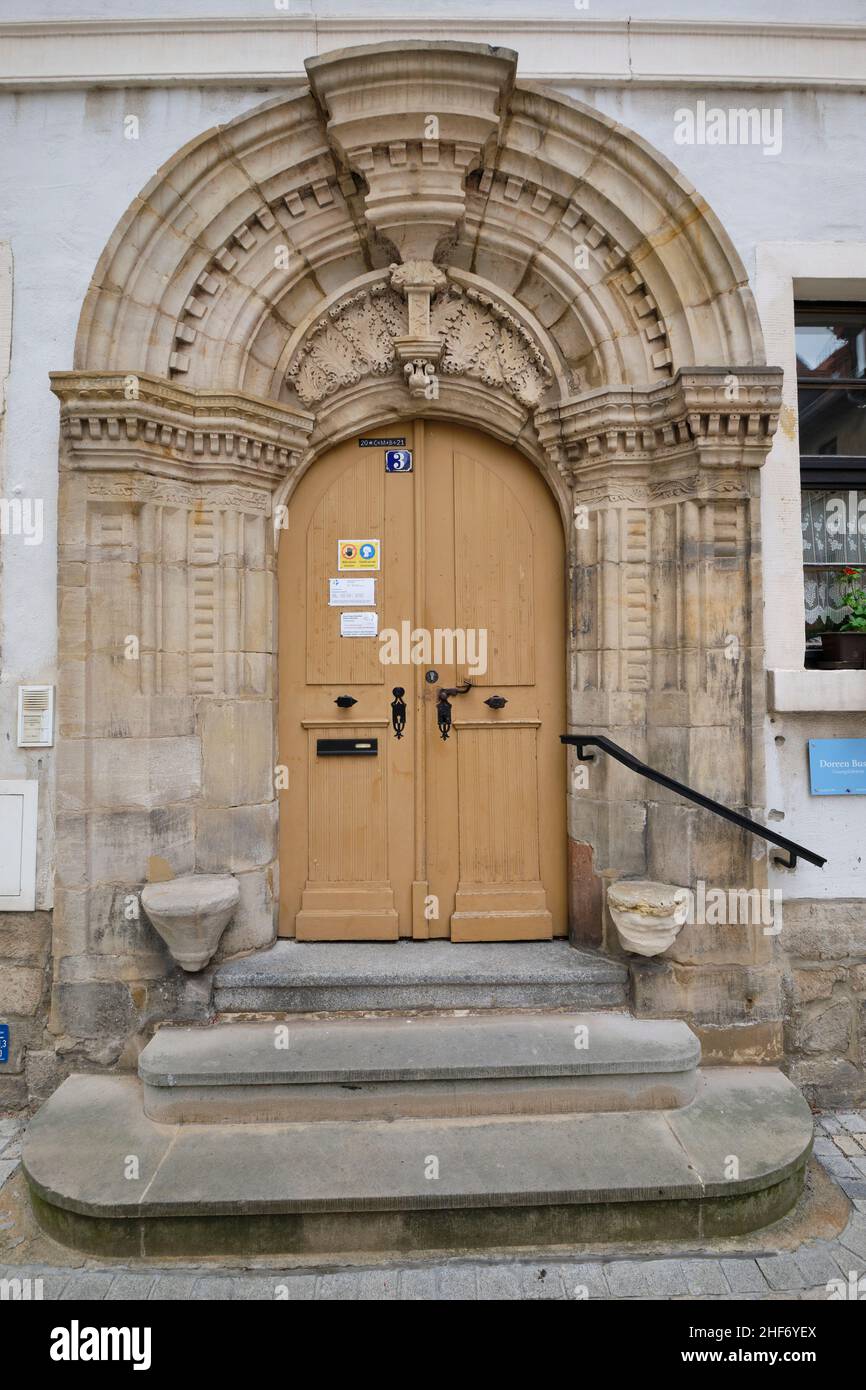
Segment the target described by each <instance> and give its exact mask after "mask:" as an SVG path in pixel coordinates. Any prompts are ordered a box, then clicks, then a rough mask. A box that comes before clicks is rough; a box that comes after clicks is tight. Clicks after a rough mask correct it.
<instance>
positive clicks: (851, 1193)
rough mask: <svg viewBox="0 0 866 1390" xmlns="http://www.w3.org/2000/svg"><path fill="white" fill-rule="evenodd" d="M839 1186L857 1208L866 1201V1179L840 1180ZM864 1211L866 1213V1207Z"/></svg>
mask: <svg viewBox="0 0 866 1390" xmlns="http://www.w3.org/2000/svg"><path fill="white" fill-rule="evenodd" d="M839 1186H840V1187H841V1189H842V1191H843V1192H844V1193H845V1195H846V1196H847V1197H850V1198H851V1201H852V1202H853V1203H854V1205H855V1206H857V1205H858V1203H859V1202H862V1201H864V1200H866V1178H840V1179H839ZM863 1210H864V1211H866V1206H864V1207H863Z"/></svg>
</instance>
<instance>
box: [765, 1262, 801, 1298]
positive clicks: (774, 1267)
mask: <svg viewBox="0 0 866 1390" xmlns="http://www.w3.org/2000/svg"><path fill="white" fill-rule="evenodd" d="M758 1268H759V1269H760V1271H761V1273H762V1274H763V1276H764V1278H765V1279H766V1281H767V1283H768V1284H769V1285H770V1288H771V1289H775V1290H777V1291H779V1290H781V1291H788V1290H790V1289H802V1288H805V1286H806V1281H805V1279H804V1278H803V1276H802V1274H801V1273H800V1270H799V1268H798V1266H797V1261H796V1260H795V1259H794V1257H793V1255H787V1254H784V1255H764V1256H760V1255H759V1256H758Z"/></svg>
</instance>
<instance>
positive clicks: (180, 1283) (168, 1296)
mask: <svg viewBox="0 0 866 1390" xmlns="http://www.w3.org/2000/svg"><path fill="white" fill-rule="evenodd" d="M200 1278H201V1275H199V1274H159V1275H157V1278H156V1280H155V1281H154V1285H153V1288H152V1289H151V1291H150V1295H149V1298H150V1301H151V1302H152V1303H169V1302H180V1301H181V1300H186V1299H188V1298H192V1291H193V1288H194V1287H195V1284H196V1281H197V1280H198V1279H200ZM217 1297H222V1295H217Z"/></svg>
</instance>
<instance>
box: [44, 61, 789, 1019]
mask: <svg viewBox="0 0 866 1390" xmlns="http://www.w3.org/2000/svg"><path fill="white" fill-rule="evenodd" d="M308 73H309V79H310V86H309V90H307V91H305V92H303V93H302V94H300V95H299V96H294V97H291V98H289V99H286V100H276V101H273V102H270V103H268V104H266V105H265V106H262V107H259V108H257V109H255V110H253V111H251V112H250V113H249V114H247V115H246V116H244V117H242V118H239V119H238V120H236V121H234V122H232V123H231V124H229V125H227V126H225V127H220V128H217V129H215V130H212V131H208V132H207V133H205V134H204V135H202V136H201V137H200V138H198V139H196V140H194V141H192V142H191V143H190V144H189V145H188V146H187V147H186V148H185V149H183V150H181V151H180V152H179V153H178V155H176V156H175V157H174V159H172V160H171V161H169V162H168V163H167V164H166V165H165V166H164V167H163V168H162V169H161V170H160V172H159V173H158V174H157V175H156V176H155V177H154V179H153V180H152V181H151V183H150V184H149V185H148V186H147V187H146V188H145V189H144V190H143V191H142V194H141V195H140V197H139V198H138V199H136V201H135V202H134V204H133V205H132V206H131V207H130V209H129V210H128V211H127V213H126V214H125V215H124V217H123V218H122V219H121V222H120V223H119V225H118V227H117V229H116V231H115V233H114V234H113V236H112V238H111V240H110V242H109V244H108V246H107V248H106V250H105V253H104V254H103V256H102V258H101V260H100V262H99V265H98V267H97V270H96V272H95V275H94V279H93V282H92V285H91V288H90V290H89V292H88V295H87V298H86V301H85V305H84V309H83V313H82V317H81V322H80V326H79V333H78V339H77V345H76V354H75V362H74V370H73V371H71V372H61V373H56V374H54V376H53V378H52V380H53V388H54V390H55V392H56V394H57V395H58V396H59V398H60V400H61V404H62V448H61V502H60V507H61V526H60V532H61V558H60V592H61V597H60V683H61V691H62V707H61V726H60V734H61V739H60V750H59V794H58V796H59V801H58V807H59V809H58V818H57V837H58V862H59V868H58V876H57V926H58V929H59V930H58V935H57V941H58V950H57V956H58V979H59V980H64V979H65V984H64V990H63V991H61V994H60V996H59V997H58V1005H57V1007H58V1009H59V1016H60V1018H61V1024H62V1025H63V1026H65V1022H64V1019H63V1014H64V1010H65V1009H66V1004H65V1002H64V1000H70V1001H72V997H73V996H74V994H75V991H76V989H80V988H85V989H89V990H92V989H94V988H101V987H103V986H105V987H107V988H110V987H111V984H110V982H106V979H105V971H104V968H103V963H102V962H101V960H100V959H99V956H100V952H101V947H100V946H99V945H98V944H96V943H95V941H94V934H93V933H88V931H87V929H86V925H85V928H84V931H83V935H82V931H81V930H80V928H81V927H82V923H83V924H87V923H88V922H92V921H94V920H97V919H99V920H102V919H103V918H104V917H105V914H106V912H110V911H113V910H114V909H113V908H111V907H110V904H111V903H115V902H117V901H119V900H120V897H121V896H122V894H123V892H124V890H128V891H130V892H134V891H136V890H137V889H138V888H139V887H140V886H141V883H142V882H143V881H144V879H145V877H146V875H147V871H148V864H149V861H150V860H151V859H153V858H165V859H167V860H168V862H169V863H170V864H171V867H172V868H173V869H174V871H175V872H186V871H190V870H192V869H200V870H212V869H213V870H229V871H231V872H235V873H237V874H238V876H239V878H240V879H241V882H242V902H241V909H240V911H239V913H238V916H237V918H236V920H235V923H234V925H233V926H232V928H231V929H230V931H229V933H228V934H227V936H226V938H225V939H224V942H223V947H222V949H223V952H224V953H226V954H231V953H233V952H238V951H243V950H248V949H251V948H252V947H255V946H258V945H262V944H265V943H266V942H267V941H269V940H271V938H272V936H273V932H274V929H275V909H276V897H277V886H276V874H275V870H276V864H277V801H276V790H275V786H274V766H275V763H276V749H275V741H274V737H275V654H274V653H275V639H274V633H275V624H274V598H275V553H276V547H275V534H274V530H275V523H276V524H279V522H280V519H281V517H283V515H284V512H283V509H284V508H285V506H286V505H288V508H289V512H288V515H289V516H290V514H291V496H292V493H293V491H294V489H295V487H296V486H297V485H298V483H299V481H300V479H301V478H302V477H303V475H304V473H305V472H306V470H307V469H308V468H309V467H310V465H311V464H312V463H313V462H314V461H315V459H317V458H318V457H319V455H321V454H323V453H324V452H325V451H327V450H328V449H331V448H333V447H334V446H335V445H338V444H340V443H341V442H342V441H345V440H349V439H352V438H355V437H356V436H357V435H358V434H359V433H361V432H363V431H365V430H371V429H374V428H377V427H379V426H380V424H381V422H382V421H383V420H386V421H394V420H397V421H399V420H410V419H415V418H423V419H424V420H430V421H433V422H437V421H447V422H453V423H456V424H457V425H471V426H473V427H475V428H480V429H483V430H485V431H487V432H488V433H489V434H490V435H492V436H494V437H495V438H496V439H498V440H500V441H503V442H504V443H507V444H509V445H512V446H513V447H514V448H515V449H517V450H519V451H520V452H522V453H523V454H524V455H525V456H526V457H527V458H528V459H530V460H532V462H533V463H534V464H535V465H536V466H537V467H538V468H539V469H541V470H542V472H543V473H544V475H545V477H546V479H547V481H548V483H549V486H550V487H551V489H552V490H553V491H554V494H555V496H556V497H557V499H558V503H559V507H560V511H561V516H562V518H563V522H564V524H565V526H566V537H567V564H568V573H569V589H568V602H569V614H568V618H569V621H568V643H567V651H566V653H565V661H566V669H567V673H568V679H567V693H568V720H569V724H570V726H571V727H573V728H580V729H583V730H586V731H603V732H605V733H607V734H609V735H610V736H612V737H613V738H614V739H617V740H618V741H620V742H622V743H625V744H627V745H628V746H629V747H630V748H631V749H632V750H633V751H634V752H636V753H637V754H638V755H639V756H640V757H642V758H645V759H646V760H648V761H649V762H651V763H656V764H662V765H664V766H666V767H667V768H668V769H670V770H672V771H673V773H674V774H675V775H676V776H677V777H679V778H680V779H682V780H684V781H686V782H689V783H691V784H693V785H698V786H700V787H701V788H702V789H703V790H704V791H706V792H708V793H709V794H710V795H712V796H714V797H718V798H720V799H722V800H724V801H725V802H727V803H728V804H730V805H734V806H738V807H743V808H750V807H753V806H755V805H756V804H758V803H759V802H760V800H761V787H762V781H761V768H760V757H759V750H758V744H757V741H756V740H755V738H754V737H753V731H754V729H755V727H756V724H757V722H758V721H759V719H760V716H761V700H762V696H761V691H760V682H759V680H757V679H756V678H755V675H756V672H757V671H759V669H760V664H759V663H760V643H761V633H760V618H759V610H758V600H759V581H760V570H759V565H760V559H759V550H758V525H757V502H758V469H759V466H760V464H761V463H762V462H763V460H764V458H765V456H766V453H767V450H768V447H769V443H770V439H771V437H772V434H773V431H774V429H775V425H776V420H777V413H778V409H779V399H780V393H779V380H780V373H779V370H778V369H775V368H772V367H768V366H766V365H765V363H764V356H763V347H762V340H761V333H760V328H759V324H758V320H757V315H756V312H755V307H754V303H753V300H752V296H751V292H750V290H749V287H748V283H747V277H746V274H745V271H744V268H743V266H742V264H741V262H740V260H739V257H738V256H737V253H736V251H735V250H734V248H733V246H732V245H731V243H730V241H729V239H728V237H727V236H726V234H725V232H724V231H723V229H722V228H721V226H720V225H719V223H718V221H717V219H716V218H715V216H714V215H713V213H712V212H711V210H710V209H709V208H708V207H707V205H706V204H705V203H704V201H703V200H702V198H701V197H700V196H699V195H698V194H697V192H696V191H695V190H694V189H693V188H692V187H691V186H690V185H689V184H688V183H687V181H685V180H684V179H683V178H682V176H681V175H679V174H678V173H677V171H676V170H675V169H674V168H673V167H672V166H671V165H670V164H669V163H668V162H667V161H666V160H665V159H663V158H662V157H660V156H659V155H658V154H657V153H655V152H654V151H652V150H651V149H650V148H649V147H648V146H647V145H646V144H645V143H644V142H643V141H642V140H640V139H639V138H638V137H636V136H635V135H634V134H633V133H631V132H629V131H627V130H625V129H623V128H622V127H620V126H618V125H616V124H615V123H613V122H611V121H609V120H608V119H607V118H605V117H603V116H601V115H600V114H599V113H597V112H595V111H593V110H591V109H590V108H588V107H585V106H583V105H580V104H578V103H575V102H571V101H568V100H566V99H565V98H561V97H555V96H551V95H550V94H548V93H546V92H542V91H540V90H537V89H535V88H533V87H531V86H527V85H524V84H521V83H520V82H518V81H517V80H516V55H515V54H514V53H512V52H511V51H509V50H505V49H496V48H488V47H481V46H473V45H462V44H450V43H442V44H426V43H419V44H410V45H404V44H384V45H377V46H375V47H370V48H358V49H351V50H346V51H343V52H339V53H335V54H331V55H326V56H324V57H322V58H316V59H313V60H311V61H310V62H309V64H308ZM433 383H435V390H431V384H433ZM130 635H134V636H135V637H136V639H137V643H138V647H137V652H138V656H137V659H136V660H135V661H129V660H124V659H122V654H123V644H124V642H125V640H126V638H127V637H128V636H130ZM732 636H733V637H735V639H736V652H737V656H736V659H735V660H731V659H730V654H731V651H732V644H731V641H730V638H731V637H732ZM756 659H757V663H758V664H757V665H756V664H755V663H756ZM121 740H122V743H123V747H122V749H121V748H120V747H119V742H120V741H121ZM109 752H110V754H111V756H110V757H109V756H108V755H109ZM119 752H121V753H122V754H123V755H124V756H122V757H118V753H119ZM114 769H116V770H114ZM568 814H569V835H570V855H571V861H570V862H571V868H570V891H571V919H572V928H573V931H574V932H575V934H576V936H577V937H578V938H581V937H582V938H583V939H586V940H594V941H597V940H598V939H599V932H600V923H601V910H600V898H599V882H600V879H599V875H602V874H604V873H613V874H628V875H634V874H645V875H646V876H649V877H655V878H661V879H665V880H667V881H672V882H680V883H692V882H694V881H695V879H696V878H698V877H705V878H707V879H708V880H710V881H716V882H720V881H725V882H728V881H732V882H735V883H737V884H741V885H748V884H749V883H750V882H752V881H754V877H755V875H756V874H757V875H760V874H761V872H762V866H761V864H757V865H756V864H755V863H753V861H752V860H751V858H750V851H749V849H748V848H747V847H746V845H745V844H744V842H743V837H741V836H738V835H737V834H736V833H735V832H733V831H730V832H729V831H728V830H727V829H726V828H725V827H721V828H719V827H718V826H717V825H715V824H714V825H713V826H712V827H711V829H710V830H709V831H708V828H707V827H706V825H705V824H704V821H703V820H702V819H701V817H702V813H701V812H700V811H698V810H695V809H693V808H689V807H685V806H683V805H681V804H679V803H674V804H671V803H659V802H657V801H655V800H650V801H647V800H646V799H645V792H644V789H643V788H642V787H641V786H640V785H637V784H636V783H635V782H634V781H629V780H628V779H627V778H625V777H623V776H621V775H620V774H619V773H618V772H617V771H616V770H613V771H611V770H609V769H605V768H602V767H599V768H597V769H595V770H594V771H593V776H592V780H591V785H590V786H589V788H587V789H585V790H582V791H580V792H579V793H578V792H577V791H575V792H573V794H572V795H571V796H570V798H569V807H568ZM106 846H109V847H110V854H109V853H106ZM106 904H108V905H109V906H106ZM109 934H110V933H109ZM120 935H122V933H120V932H118V931H117V930H115V932H114V937H113V945H112V948H111V949H112V951H113V953H114V954H119V955H121V956H123V957H124V979H126V980H135V979H136V978H138V976H136V970H137V969H138V968H139V965H140V967H141V968H140V977H141V978H145V979H147V978H152V977H153V975H154V973H157V974H158V970H159V967H158V966H157V965H155V963H154V960H153V950H152V945H147V944H146V943H145V944H142V941H141V939H140V937H136V936H135V935H134V933H132V932H129V933H127V934H126V936H125V937H124V939H123V941H122V942H119V936H120ZM680 941H681V942H682V947H681V949H682V951H683V952H684V953H685V954H684V957H683V959H684V960H685V961H686V962H687V964H688V966H689V968H691V967H693V966H701V965H702V963H703V962H704V961H706V960H709V961H710V962H711V968H712V969H718V968H719V967H720V966H723V967H724V969H725V970H726V971H728V975H726V977H725V978H726V981H727V983H726V984H725V985H724V988H725V989H726V990H729V991H730V992H731V993H732V994H736V993H737V991H738V985H737V984H736V981H734V983H731V982H730V979H729V978H728V977H729V976H730V974H731V971H733V972H734V973H736V971H738V970H739V971H741V972H742V971H744V970H748V969H753V968H754V967H755V966H756V965H762V964H763V963H764V962H765V961H766V960H767V954H766V953H767V952H768V951H769V947H770V943H769V942H768V941H766V940H765V939H763V938H755V937H753V935H752V929H751V928H748V927H746V928H743V929H742V932H740V929H730V928H729V929H727V931H726V936H725V942H724V945H719V946H718V947H716V946H715V945H712V946H711V948H710V949H708V948H707V945H706V942H705V941H703V942H702V943H701V945H700V947H698V946H697V945H696V944H695V942H694V941H693V940H692V938H691V937H690V935H689V932H688V930H687V931H684V932H683V934H682V936H681V938H680ZM72 956H74V957H77V960H76V961H75V964H74V968H72V969H71V970H70V972H69V973H68V974H67V975H66V976H64V958H65V957H72ZM665 964H666V967H667V968H668V973H667V975H666V976H665V981H667V984H665V983H664V981H663V982H662V985H661V986H659V980H660V979H661V976H660V975H659V972H658V971H656V972H655V975H654V977H653V978H654V981H655V984H654V985H653V988H655V989H659V988H661V991H662V992H661V994H660V995H657V996H655V998H654V1001H651V1003H650V1005H649V1006H650V1007H653V1008H655V1009H660V1010H661V1011H665V1010H667V1011H669V1012H678V1011H681V1009H682V1007H683V1002H682V999H680V998H678V997H675V996H676V995H677V990H681V989H682V987H683V986H682V982H681V980H680V976H678V975H677V974H676V967H675V964H672V963H671V962H666V963H665ZM91 967H92V968H91ZM689 978H690V980H693V977H691V976H690V977H689ZM688 988H689V989H690V988H691V983H690V984H689V985H688ZM665 989H667V994H665ZM64 991H65V992H64ZM70 991H71V993H70ZM742 992H743V995H744V996H745V995H746V994H747V993H749V994H750V995H753V994H754V989H753V988H752V987H751V986H750V989H749V990H748V991H747V990H746V989H745V987H744V988H743V991H742ZM75 1014H76V1010H75V1007H74V1002H72V1003H71V1004H70V1007H69V1008H68V1015H69V1018H68V1024H69V1027H70V1028H72V1029H74V1026H75V1024H74V1017H75ZM130 1026H132V1024H131V1025H130Z"/></svg>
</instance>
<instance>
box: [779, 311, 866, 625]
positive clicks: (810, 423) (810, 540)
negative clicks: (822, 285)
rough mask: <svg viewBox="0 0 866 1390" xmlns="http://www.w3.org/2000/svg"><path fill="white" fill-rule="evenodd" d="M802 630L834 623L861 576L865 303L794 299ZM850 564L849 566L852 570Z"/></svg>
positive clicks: (865, 521) (865, 502)
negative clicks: (803, 591) (803, 594)
mask: <svg viewBox="0 0 866 1390" xmlns="http://www.w3.org/2000/svg"><path fill="white" fill-rule="evenodd" d="M795 324H796V345H797V395H798V404H799V426H800V481H801V497H802V522H803V567H804V577H805V589H806V632H807V636H808V637H810V638H811V639H813V640H814V639H816V638H817V637H818V636H819V635H820V634H821V633H822V632H835V631H838V630H839V629H840V628H841V627H842V626H844V624H845V623H846V621H847V620H848V619H849V616H850V609H849V606H848V604H847V602H846V597H845V591H846V589H849V588H850V587H851V586H852V584H857V583H858V582H860V581H859V580H858V579H857V578H856V575H857V574H858V573H859V572H860V571H862V572H863V582H864V583H866V305H863V304H851V303H841V304H837V303H823V304H822V303H805V304H802V303H801V304H798V305H797V306H796V314H795ZM852 572H853V573H852Z"/></svg>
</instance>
